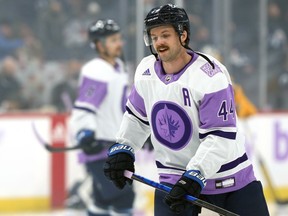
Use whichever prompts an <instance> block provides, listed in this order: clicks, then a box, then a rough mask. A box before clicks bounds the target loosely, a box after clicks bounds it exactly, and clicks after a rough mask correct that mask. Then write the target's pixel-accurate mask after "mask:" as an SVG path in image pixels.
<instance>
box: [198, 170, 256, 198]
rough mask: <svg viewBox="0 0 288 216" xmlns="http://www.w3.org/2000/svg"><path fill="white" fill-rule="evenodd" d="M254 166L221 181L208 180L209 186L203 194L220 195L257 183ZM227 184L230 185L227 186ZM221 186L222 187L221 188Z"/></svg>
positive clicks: (220, 179) (207, 185)
mask: <svg viewBox="0 0 288 216" xmlns="http://www.w3.org/2000/svg"><path fill="white" fill-rule="evenodd" d="M255 180H256V178H255V175H254V172H253V168H252V165H250V166H248V167H246V168H244V169H242V170H240V171H239V172H237V173H235V174H233V175H229V176H225V177H223V178H219V179H207V184H206V186H205V187H204V189H203V190H202V192H201V193H202V194H219V193H227V192H231V191H235V190H239V189H241V188H243V187H245V186H246V185H248V184H249V183H251V182H252V181H255ZM225 181H226V182H230V184H228V185H225ZM219 185H220V186H219Z"/></svg>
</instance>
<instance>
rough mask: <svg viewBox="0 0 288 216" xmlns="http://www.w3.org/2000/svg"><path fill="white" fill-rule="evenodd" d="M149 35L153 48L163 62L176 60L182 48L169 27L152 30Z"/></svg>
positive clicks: (177, 37) (172, 29)
mask: <svg viewBox="0 0 288 216" xmlns="http://www.w3.org/2000/svg"><path fill="white" fill-rule="evenodd" d="M150 35H151V39H152V43H153V47H154V49H155V51H156V52H157V53H158V55H159V58H160V59H161V60H162V61H163V62H169V61H174V60H176V59H177V57H178V56H179V53H180V52H181V50H182V48H183V47H182V45H181V44H180V41H179V35H178V34H177V32H176V31H175V29H174V28H173V27H172V26H171V25H164V26H159V27H155V28H152V29H151V31H150Z"/></svg>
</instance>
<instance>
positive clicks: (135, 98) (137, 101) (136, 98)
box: [129, 86, 147, 117]
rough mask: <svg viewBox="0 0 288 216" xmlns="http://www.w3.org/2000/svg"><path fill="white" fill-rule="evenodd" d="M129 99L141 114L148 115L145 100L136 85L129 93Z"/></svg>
mask: <svg viewBox="0 0 288 216" xmlns="http://www.w3.org/2000/svg"><path fill="white" fill-rule="evenodd" d="M129 101H130V103H131V104H132V105H133V107H134V108H135V109H136V111H137V112H138V113H139V114H140V115H141V116H143V117H147V114H146V110H145V104H144V100H143V98H142V97H141V96H140V95H139V94H138V92H137V91H136V88H135V86H133V87H132V90H131V93H130V95H129Z"/></svg>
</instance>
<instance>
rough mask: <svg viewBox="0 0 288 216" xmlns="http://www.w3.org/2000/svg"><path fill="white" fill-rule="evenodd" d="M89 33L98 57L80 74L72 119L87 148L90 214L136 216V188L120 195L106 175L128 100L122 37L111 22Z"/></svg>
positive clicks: (100, 22)
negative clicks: (106, 167)
mask: <svg viewBox="0 0 288 216" xmlns="http://www.w3.org/2000/svg"><path fill="white" fill-rule="evenodd" d="M88 33H89V39H90V41H91V47H92V48H93V49H95V50H96V51H97V52H98V54H99V56H98V57H96V58H94V59H92V60H91V61H89V62H88V63H86V64H85V65H84V66H83V67H82V69H81V74H80V80H79V92H78V98H77V99H76V101H75V104H74V108H73V111H72V115H71V119H70V124H71V129H72V131H73V134H74V137H75V140H76V143H77V144H78V145H79V146H80V147H81V148H82V149H83V152H82V153H81V154H80V155H79V160H80V162H82V163H84V164H85V165H86V167H87V171H88V173H89V174H90V175H91V176H92V178H93V198H94V200H93V202H94V205H93V206H88V215H89V216H96V215H101V216H106V215H123V216H124V215H125V216H127V215H132V207H133V201H134V196H135V194H134V191H133V188H132V187H126V188H125V190H120V189H118V188H117V187H115V186H114V185H111V183H110V182H109V181H108V180H107V178H105V176H104V173H103V164H104V162H105V159H106V158H107V150H108V148H109V147H110V146H111V145H112V144H114V143H115V136H116V132H117V130H118V129H119V127H120V123H121V119H122V116H123V113H124V110H125V103H126V101H127V95H128V93H127V87H128V74H127V72H126V71H125V67H124V64H123V61H121V60H120V56H121V54H122V47H123V41H122V36H121V32H120V28H119V26H118V24H116V23H115V21H113V20H110V19H108V20H98V21H97V22H95V23H92V24H91V26H90V27H89V29H88ZM123 196H125V199H123Z"/></svg>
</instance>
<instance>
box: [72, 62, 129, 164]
mask: <svg viewBox="0 0 288 216" xmlns="http://www.w3.org/2000/svg"><path fill="white" fill-rule="evenodd" d="M127 91H128V74H127V72H126V71H125V68H124V64H123V62H122V61H121V60H120V59H117V65H116V67H113V66H112V65H111V64H109V63H108V62H106V61H104V60H103V59H101V58H95V59H93V60H91V61H89V62H87V63H86V64H85V65H84V66H83V67H82V70H81V73H80V78H79V91H78V97H77V99H76V100H75V103H74V107H73V110H72V114H71V117H70V122H69V124H70V128H71V131H72V137H73V138H75V137H76V134H77V133H78V132H79V131H80V130H81V129H90V130H93V131H95V136H96V137H95V138H96V139H97V140H102V141H109V142H115V137H116V133H117V131H118V129H119V127H120V123H121V120H122V116H123V114H124V111H125V104H126V102H127V95H128V93H127ZM75 141H76V140H75ZM83 155H84V153H83ZM83 155H82V157H81V158H82V159H80V160H82V161H83V162H85V161H89V160H93V158H95V159H96V158H99V157H100V158H103V157H106V156H107V151H106V152H103V155H102V156H99V155H98V156H91V155H89V156H88V155H86V156H83Z"/></svg>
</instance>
